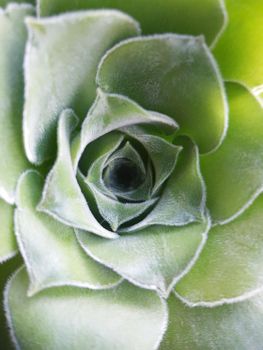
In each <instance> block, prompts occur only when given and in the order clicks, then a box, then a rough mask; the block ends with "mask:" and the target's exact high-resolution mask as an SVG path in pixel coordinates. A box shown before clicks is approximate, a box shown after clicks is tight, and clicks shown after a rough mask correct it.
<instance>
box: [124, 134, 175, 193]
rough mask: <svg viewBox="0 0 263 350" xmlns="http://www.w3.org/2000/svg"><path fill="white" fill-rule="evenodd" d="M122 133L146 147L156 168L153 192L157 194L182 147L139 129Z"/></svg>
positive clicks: (170, 171)
mask: <svg viewBox="0 0 263 350" xmlns="http://www.w3.org/2000/svg"><path fill="white" fill-rule="evenodd" d="M122 131H124V132H126V133H128V134H129V135H131V136H132V137H134V138H135V139H136V140H138V141H139V142H140V143H141V144H142V145H143V146H144V147H145V149H146V151H147V153H148V156H149V158H150V159H151V162H152V164H153V167H154V177H155V181H154V187H153V190H152V192H153V194H154V193H156V192H157V191H158V190H159V189H160V187H161V185H162V184H163V183H164V182H165V181H166V180H167V178H168V177H169V176H170V174H171V173H172V171H173V169H174V167H175V164H176V161H177V158H178V154H179V152H180V151H181V147H180V146H179V147H178V146H176V145H173V144H172V143H170V142H167V141H166V140H164V139H163V138H161V137H159V136H156V135H150V134H147V133H146V131H147V130H144V129H141V130H140V128H138V127H137V128H136V127H135V128H134V127H130V128H129V127H127V128H123V129H122ZM164 155H165V156H164Z"/></svg>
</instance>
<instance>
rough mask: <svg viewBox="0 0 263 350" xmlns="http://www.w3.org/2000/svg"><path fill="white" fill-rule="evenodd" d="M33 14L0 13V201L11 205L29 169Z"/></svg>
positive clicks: (22, 8) (26, 10) (18, 9)
mask: <svg viewBox="0 0 263 350" xmlns="http://www.w3.org/2000/svg"><path fill="white" fill-rule="evenodd" d="M0 5H1V3H0ZM33 13H34V9H33V7H32V6H31V5H29V4H28V5H26V4H21V5H18V4H16V5H15V4H10V5H9V6H8V7H7V8H6V10H3V9H0V52H1V54H0V144H1V148H0V169H1V172H0V197H1V198H4V199H5V200H6V201H8V202H9V203H14V197H15V186H16V182H17V180H18V177H19V175H20V174H21V173H22V172H23V171H24V170H25V169H26V168H27V167H28V162H27V160H26V157H25V155H24V150H23V142H22V113H23V97H24V92H23V91H24V88H23V85H24V81H23V57H24V49H25V43H26V39H27V33H26V27H25V25H24V19H25V17H26V16H28V15H32V14H33Z"/></svg>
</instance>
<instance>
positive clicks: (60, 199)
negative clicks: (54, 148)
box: [38, 110, 117, 238]
mask: <svg viewBox="0 0 263 350" xmlns="http://www.w3.org/2000/svg"><path fill="white" fill-rule="evenodd" d="M76 122H77V119H76V116H75V114H74V113H73V112H72V111H70V110H66V111H64V112H62V114H61V117H60V120H59V126H58V147H59V149H58V156H57V160H56V163H55V165H54V166H53V168H52V170H51V171H50V173H49V175H48V177H47V180H46V183H45V188H44V192H43V196H42V199H41V202H40V204H39V206H38V208H39V209H40V210H42V211H43V212H46V213H48V214H50V215H52V216H54V217H55V218H56V219H57V220H60V221H61V222H63V223H66V224H67V225H69V226H73V227H78V228H82V229H84V230H87V231H90V232H93V233H95V234H98V235H102V236H105V237H108V238H114V237H117V234H115V233H113V232H111V231H108V230H106V229H105V228H103V227H102V226H101V225H100V224H99V223H98V221H97V220H96V218H95V217H94V216H93V214H92V212H91V211H90V208H89V206H88V204H87V202H86V199H85V197H84V195H83V194H82V192H81V189H80V187H79V184H78V182H77V179H76V175H75V173H74V170H73V165H72V160H71V154H70V137H71V132H72V130H74V128H75V127H76Z"/></svg>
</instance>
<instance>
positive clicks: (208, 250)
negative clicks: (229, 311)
mask: <svg viewBox="0 0 263 350" xmlns="http://www.w3.org/2000/svg"><path fill="white" fill-rule="evenodd" d="M262 210H263V195H261V196H259V197H258V198H257V199H256V200H255V202H254V203H253V204H252V205H251V206H250V207H249V208H248V209H247V210H246V211H245V212H244V213H243V214H242V215H240V216H239V217H238V218H237V219H235V220H234V221H231V222H230V223H228V224H225V225H217V226H215V227H213V228H212V229H211V231H210V232H209V235H208V240H207V242H206V245H205V247H204V249H203V251H202V253H201V255H200V257H199V259H198V261H197V263H196V264H195V266H194V267H193V269H192V270H191V271H190V272H189V273H188V274H187V276H185V277H184V278H183V279H182V280H181V281H180V282H179V284H178V285H177V286H176V291H177V292H178V293H179V294H180V295H181V296H182V297H183V298H184V299H186V300H187V301H188V302H189V303H194V304H195V303H197V304H198V303H201V304H202V303H208V304H209V303H220V302H224V301H231V300H232V299H237V300H240V299H245V298H248V297H249V296H250V295H251V294H254V293H255V292H257V291H258V290H259V289H262V290H263V231H262V227H263V216H262Z"/></svg>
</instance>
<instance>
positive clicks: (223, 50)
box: [214, 0, 263, 87]
mask: <svg viewBox="0 0 263 350" xmlns="http://www.w3.org/2000/svg"><path fill="white" fill-rule="evenodd" d="M225 2H226V8H227V13H228V16H229V20H228V25H227V27H226V29H225V31H224V32H223V35H222V36H221V38H220V40H219V42H218V43H217V45H216V47H215V49H214V54H215V57H216V59H217V61H218V63H219V66H220V69H221V71H222V74H223V76H224V78H225V79H230V80H235V81H239V82H242V83H245V84H246V85H248V86H249V87H254V86H256V85H260V84H263V65H262V61H263V45H262V44H261V43H262V41H263V19H262V13H263V2H262V1H261V0H249V1H247V0H226V1H225Z"/></svg>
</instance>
